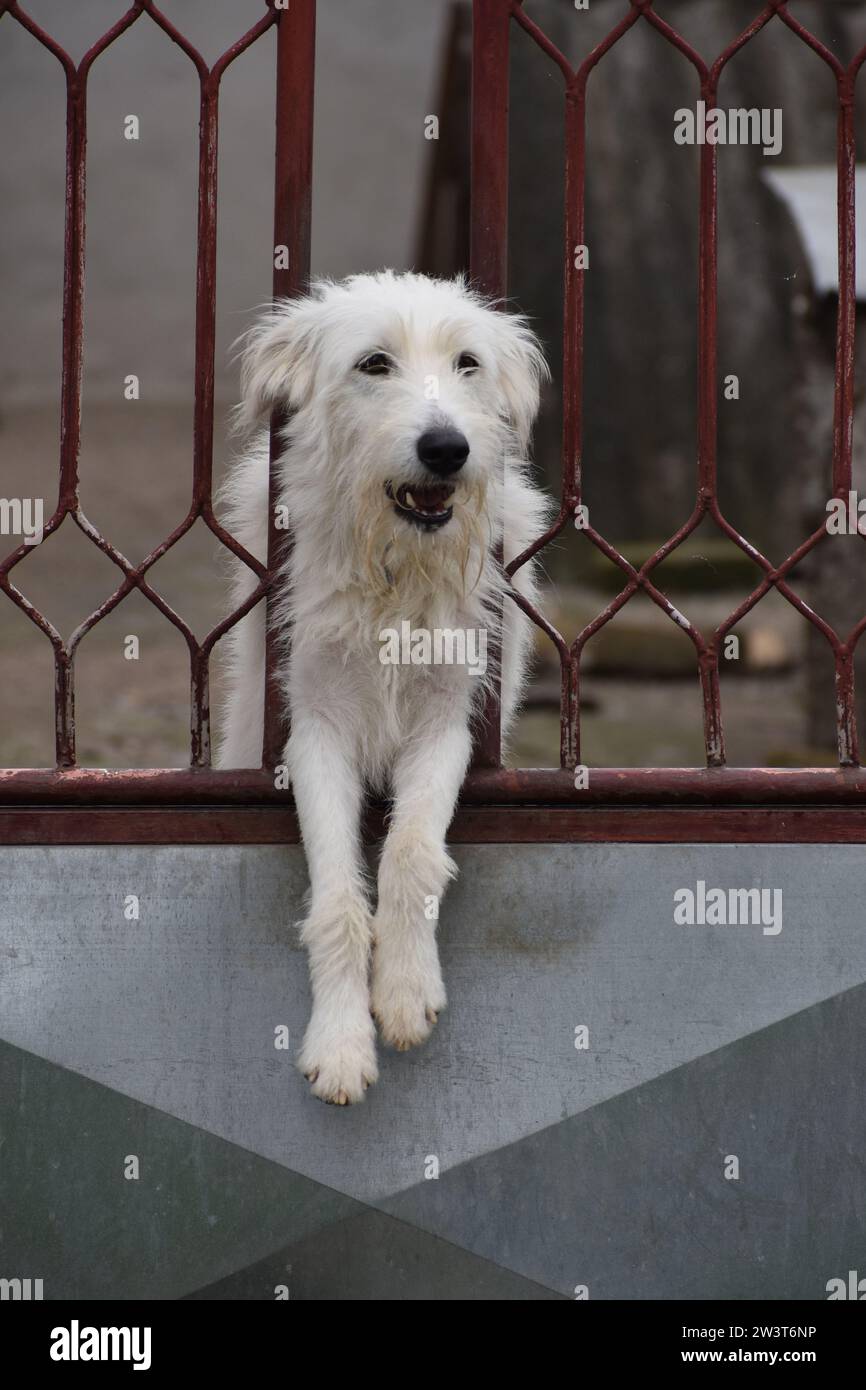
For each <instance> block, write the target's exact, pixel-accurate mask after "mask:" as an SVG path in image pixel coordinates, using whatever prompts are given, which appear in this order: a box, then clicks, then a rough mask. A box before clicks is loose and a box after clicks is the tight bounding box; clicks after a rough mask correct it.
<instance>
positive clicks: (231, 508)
mask: <svg viewBox="0 0 866 1390" xmlns="http://www.w3.org/2000/svg"><path fill="white" fill-rule="evenodd" d="M545 372H546V367H545V364H544V360H543V357H542V355H541V352H540V350H539V347H538V344H537V342H536V340H535V338H534V337H533V335H532V333H531V332H530V331H529V329H528V328H527V326H526V323H525V321H524V320H523V319H522V318H520V317H517V316H514V315H509V314H506V313H502V312H499V311H497V310H495V309H494V308H492V307H491V306H490V305H488V304H487V303H485V302H484V301H483V300H482V299H481V298H479V297H478V296H477V295H475V294H473V293H472V292H470V291H469V290H468V289H467V288H466V286H465V285H464V284H463V282H462V281H441V280H431V279H427V278H426V277H424V276H420V275H398V274H394V273H392V272H390V271H386V272H383V273H381V274H376V275H356V276H352V277H351V278H350V279H349V280H346V281H344V282H342V283H339V284H334V283H329V282H326V283H319V284H316V285H315V286H314V287H313V289H312V291H311V293H310V295H309V296H308V297H306V298H302V299H293V300H285V301H281V302H279V303H278V304H277V305H275V306H274V309H273V311H272V312H270V313H268V315H267V316H266V317H264V318H262V319H261V320H260V321H259V322H258V323H257V324H256V326H255V327H254V328H253V329H252V330H251V331H250V333H249V334H247V336H246V338H245V340H244V352H243V372H242V390H243V402H242V405H241V406H240V407H239V415H240V421H241V424H242V425H243V426H246V427H248V428H249V427H252V426H253V425H254V424H255V423H256V422H257V421H261V419H262V418H263V417H264V416H265V415H266V414H267V412H269V411H270V410H271V409H272V408H273V407H274V406H283V407H285V408H286V409H287V410H288V411H289V412H290V422H289V424H288V426H287V428H286V431H285V450H284V452H283V454H282V456H281V458H280V461H279V464H278V479H279V484H278V501H279V504H280V505H281V506H282V507H284V508H286V509H287V513H286V514H287V515H288V517H289V518H290V527H291V531H292V533H293V539H294V547H293V550H292V553H291V558H290V559H289V560H288V562H287V564H286V566H285V571H284V573H282V574H281V575H280V577H279V589H278V591H277V592H278V603H277V615H278V617H277V620H278V623H279V630H280V633H281V635H284V636H285V638H286V642H285V658H284V667H283V685H284V689H285V698H286V701H287V704H288V708H289V711H290V714H291V737H290V738H289V742H288V746H287V749H286V753H285V761H286V764H287V766H288V769H289V774H290V777H291V782H292V789H293V792H294V797H295V802H296V805H297V810H298V816H299V819H300V825H301V832H302V835H303V841H304V846H305V850H306V855H307V862H308V867H309V873H310V882H311V897H310V907H309V912H308V914H307V917H306V920H305V922H304V924H303V929H302V937H303V941H304V943H305V944H306V946H307V949H308V952H309V961H310V972H311V980H312V993H313V1009H312V1017H311V1019H310V1023H309V1027H308V1029H307V1032H306V1036H305V1038H304V1043H303V1048H302V1050H301V1055H300V1059H299V1065H300V1066H301V1068H302V1070H303V1071H304V1073H305V1074H306V1075H307V1077H308V1079H309V1080H310V1082H311V1084H312V1089H313V1093H314V1094H315V1095H316V1096H319V1097H320V1098H321V1099H322V1100H326V1101H332V1102H335V1103H337V1104H339V1105H345V1104H347V1103H349V1102H352V1101H357V1100H360V1099H362V1097H363V1094H364V1091H365V1090H366V1088H367V1087H368V1085H370V1084H371V1083H372V1082H374V1081H375V1080H376V1077H377V1065H376V1041H375V1027H374V1018H375V1020H376V1022H378V1025H379V1030H380V1032H381V1034H382V1037H383V1039H384V1040H385V1041H386V1042H388V1043H391V1044H392V1045H393V1046H394V1047H396V1048H398V1049H401V1050H402V1049H405V1048H408V1047H410V1046H412V1045H413V1044H415V1043H420V1042H423V1041H424V1039H425V1038H427V1036H428V1035H429V1033H430V1031H431V1028H432V1026H433V1024H434V1023H435V1021H436V1018H437V1015H438V1014H439V1011H440V1010H441V1009H442V1008H444V1006H445V1002H446V1001H445V988H444V985H443V983H442V974H441V971H440V968H439V959H438V953H437V949H436V915H437V912H438V902H439V899H440V898H441V895H442V893H443V892H444V890H445V887H446V885H447V883H448V881H449V879H450V878H452V877H453V875H454V873H455V866H454V864H453V862H452V860H451V859H450V858H449V856H448V853H447V850H446V846H445V835H446V832H447V830H448V825H449V822H450V821H451V818H452V815H453V812H454V807H455V803H456V801H457V797H458V793H459V791H460V786H461V783H462V782H463V778H464V776H465V773H466V769H467V767H468V764H469V758H470V752H471V727H470V726H471V722H472V717H473V714H474V713H475V712H476V711H477V708H478V704H479V700H480V697H481V696H482V694H483V690H484V686H485V681H484V679H483V678H479V675H478V670H477V666H476V667H475V668H472V667H470V665H469V663H468V661H467V662H463V663H461V662H460V661H459V660H458V661H449V660H441V659H440V661H439V663H438V664H437V662H436V660H435V653H436V652H437V651H438V652H439V655H440V657H441V654H442V651H443V650H444V648H446V647H449V641H450V648H449V655H453V652H454V650H455V649H456V650H457V652H458V656H459V653H460V650H461V649H462V647H463V645H464V644H461V643H460V642H459V641H458V640H457V638H459V636H460V635H461V634H475V635H476V638H477V634H479V633H481V634H483V635H484V636H486V634H487V632H488V630H489V631H490V632H491V634H494V635H497V636H498V637H499V638H500V640H501V649H502V659H501V672H502V727H503V734H507V731H508V728H509V725H510V724H511V722H512V720H513V717H514V714H515V709H516V706H517V702H518V699H519V696H520V692H521V686H522V682H523V678H524V673H525V668H526V662H527V657H528V650H529V645H530V640H531V624H530V622H529V620H528V618H527V617H526V616H525V614H524V613H523V612H521V610H520V609H519V608H518V606H517V604H516V603H514V601H513V600H511V599H508V598H506V599H504V603H503V596H504V595H505V594H506V593H507V591H508V588H509V583H508V581H507V580H506V579H505V577H504V575H503V574H502V572H501V570H500V568H499V566H498V565H497V563H496V560H495V553H494V552H495V549H496V547H497V544H498V542H499V541H502V543H503V548H504V558H505V562H506V563H508V562H509V561H510V560H513V559H515V558H516V557H517V556H518V555H519V554H521V553H522V552H523V550H525V549H526V547H527V546H528V545H529V544H530V543H531V542H532V541H533V540H534V539H535V538H536V537H537V536H538V535H539V534H540V533H541V531H542V530H543V528H544V524H545V518H546V515H547V503H546V501H545V498H544V497H543V495H542V494H541V493H539V492H537V491H536V490H535V489H534V488H533V487H532V485H531V484H530V482H529V480H528V478H527V461H526V453H527V447H528V439H529V432H530V428H531V425H532V422H533V419H534V416H535V413H536V410H537V406H538V394H539V383H540V380H541V378H542V377H543V375H544V374H545ZM224 499H225V503H226V525H227V526H228V529H229V530H230V531H231V533H232V534H233V535H234V536H236V537H237V539H238V540H239V541H240V542H241V543H242V544H243V545H244V546H245V547H246V548H247V550H249V551H250V552H251V553H252V554H253V555H255V556H256V557H257V558H259V559H260V560H264V559H265V557H266V552H267V531H268V443H267V436H266V433H265V432H263V433H261V434H260V435H259V436H258V438H257V439H256V441H255V444H254V446H253V447H252V448H251V449H250V450H249V452H247V453H246V454H245V456H244V457H242V458H241V459H240V460H239V462H238V463H237V464H236V466H235V468H234V471H233V474H232V476H231V478H230V480H229V483H228V485H227V487H226V489H225V494H224ZM503 518H504V536H503ZM256 583H257V581H256V579H255V576H254V575H253V573H252V571H251V570H250V569H249V568H248V567H246V566H244V565H242V564H239V563H238V564H237V570H236V577H235V582H234V586H233V600H234V603H235V605H239V604H240V603H242V602H243V600H244V599H245V598H246V597H248V596H249V594H250V593H251V592H252V590H253V589H254V587H255V585H256ZM513 584H514V588H515V589H517V590H519V591H520V593H521V594H523V595H525V596H526V597H528V598H529V599H530V600H532V599H533V598H534V596H535V577H534V575H533V566H532V565H531V564H526V565H524V566H523V567H522V568H521V569H519V570H518V571H517V573H516V575H515V577H514V580H513ZM264 622H265V617H264V606H263V604H259V605H258V607H257V608H256V609H254V610H253V611H252V613H251V614H250V615H249V616H248V617H246V618H245V619H243V620H242V621H241V623H239V624H238V625H237V626H236V628H234V629H233V630H232V635H231V644H232V645H231V652H230V663H229V671H228V677H229V695H228V705H227V710H226V724H225V733H224V738H223V742H222V747H221V750H220V757H219V762H220V764H221V765H222V766H224V767H253V766H260V765H261V747H262V720H263V688H264ZM437 633H440V634H446V635H445V637H444V638H443V640H442V641H441V642H440V643H439V645H438V647H437V646H436V643H435V635H436V634H437ZM394 634H399V635H400V640H399V641H396V642H395V640H394ZM407 634H410V635H411V636H410V643H409V646H408V650H409V654H410V655H409V660H410V664H403V662H402V661H400V660H399V658H398V659H395V653H396V652H398V651H399V650H401V649H402V656H403V658H404V660H405V658H406V653H407V643H406V640H405V639H406V637H407ZM425 634H427V636H426V637H425ZM448 634H450V639H449V636H448ZM493 646H494V643H493V641H491V647H493ZM482 647H483V642H482V643H480V644H479V643H478V642H477V640H476V641H475V642H474V643H473V642H472V641H468V642H467V643H465V648H466V650H470V649H471V650H473V651H475V652H476V653H477V652H478V650H480V648H482ZM431 652H433V653H434V659H431ZM365 787H366V788H370V789H372V790H374V791H378V792H380V793H382V794H385V795H388V796H389V797H390V798H391V799H392V803H393V806H392V811H391V815H390V820H389V828H388V833H387V837H386V839H385V842H384V846H383V848H382V852H381V858H380V863H379V873H378V893H377V898H376V906H375V911H374V910H373V909H372V908H371V903H370V897H369V894H368V885H367V881H366V875H365V861H364V855H363V848H362V842H361V829H360V827H361V815H362V805H363V797H364V791H365Z"/></svg>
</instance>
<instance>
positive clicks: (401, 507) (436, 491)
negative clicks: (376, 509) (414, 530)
mask: <svg viewBox="0 0 866 1390" xmlns="http://www.w3.org/2000/svg"><path fill="white" fill-rule="evenodd" d="M385 491H386V492H387V494H388V496H389V497H390V498H391V501H392V502H393V503H394V510H395V512H397V514H398V516H404V517H405V518H406V520H407V521H411V522H412V523H413V525H415V526H423V527H424V528H425V530H435V528H436V527H438V526H444V525H445V523H446V521H450V520H451V516H452V513H453V511H454V508H453V507H452V506H449V505H448V501H449V498H451V497H453V496H454V487H453V484H451V483H432V484H429V485H423V484H416V483H402V484H401V485H400V487H398V488H397V489H396V491H395V489H394V488H393V487H392V486H391V484H390V483H386V484H385Z"/></svg>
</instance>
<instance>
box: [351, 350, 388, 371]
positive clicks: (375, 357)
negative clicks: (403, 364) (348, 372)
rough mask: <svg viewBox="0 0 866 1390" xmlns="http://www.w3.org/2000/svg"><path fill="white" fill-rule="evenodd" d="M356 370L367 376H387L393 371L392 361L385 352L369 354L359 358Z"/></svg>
mask: <svg viewBox="0 0 866 1390" xmlns="http://www.w3.org/2000/svg"><path fill="white" fill-rule="evenodd" d="M357 370H358V371H359V372H365V373H366V375H367V376H388V375H389V373H390V372H392V371H393V370H394V359H393V357H389V356H388V354H387V352H370V353H368V354H367V356H366V357H362V358H361V360H360V362H359V363H358V364H357Z"/></svg>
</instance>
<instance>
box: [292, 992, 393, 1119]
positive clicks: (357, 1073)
mask: <svg viewBox="0 0 866 1390" xmlns="http://www.w3.org/2000/svg"><path fill="white" fill-rule="evenodd" d="M298 1066H299V1067H300V1069H301V1071H302V1072H303V1073H304V1075H305V1076H306V1078H307V1080H308V1081H309V1083H310V1089H311V1091H312V1093H313V1095H314V1096H317V1097H318V1099H319V1100H324V1101H326V1102H327V1103H328V1104H329V1105H353V1104H355V1102H356V1101H359V1100H363V1099H364V1092H365V1091H366V1090H367V1087H368V1086H372V1085H373V1082H374V1081H376V1080H378V1077H379V1068H378V1065H377V1062H376V1031H375V1029H374V1027H373V1022H372V1019H370V1018H369V1016H368V1017H367V1018H366V1019H359V1020H358V1022H357V1023H355V1024H354V1025H352V1026H351V1027H347V1025H346V1023H345V1022H344V1021H339V1020H331V1019H329V1018H328V1017H327V1016H323V1015H317V1013H316V1011H315V1010H314V1012H313V1017H312V1018H311V1019H310V1023H309V1027H308V1028H307V1032H306V1035H305V1037H304V1045H303V1047H302V1048H301V1054H300V1057H299V1058H298Z"/></svg>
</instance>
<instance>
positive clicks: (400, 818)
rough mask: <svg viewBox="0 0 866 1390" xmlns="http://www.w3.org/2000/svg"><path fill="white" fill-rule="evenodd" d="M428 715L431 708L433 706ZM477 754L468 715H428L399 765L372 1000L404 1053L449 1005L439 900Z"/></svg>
mask: <svg viewBox="0 0 866 1390" xmlns="http://www.w3.org/2000/svg"><path fill="white" fill-rule="evenodd" d="M428 713H429V712H428ZM470 752H471V739H470V735H469V730H468V727H467V723H466V721H465V720H463V719H461V718H460V716H459V714H458V715H457V717H456V719H455V712H454V710H453V708H452V711H451V713H450V715H449V714H447V713H443V715H442V716H441V717H440V718H439V719H438V720H437V719H435V718H433V717H430V718H429V722H427V723H426V727H425V729H424V731H423V732H421V733H417V734H416V735H415V736H414V737H413V738H412V739H410V740H409V742H408V743H407V745H406V746H405V748H404V749H403V751H402V752H401V754H400V756H399V758H398V760H397V763H396V765H395V768H394V774H393V792H394V808H393V812H392V816H391V824H390V829H389V831H388V835H387V838H386V840H385V844H384V847H383V849H382V857H381V861H380V864H379V902H378V907H377V910H376V916H375V918H374V921H373V936H374V948H373V971H372V986H371V1003H372V1009H373V1013H374V1015H375V1017H376V1020H377V1022H378V1024H379V1028H380V1030H381V1033H382V1037H383V1038H384V1039H385V1041H386V1042H389V1043H391V1044H392V1045H393V1046H394V1047H396V1048H398V1049H399V1050H400V1051H404V1050H405V1049H406V1048H408V1047H412V1046H413V1044H415V1043H420V1042H423V1041H424V1039H425V1038H427V1037H428V1036H429V1033H430V1030H431V1029H432V1027H433V1024H434V1023H435V1022H436V1019H437V1016H438V1014H439V1011H440V1010H441V1009H443V1008H444V1007H445V1003H446V997H445V986H444V985H443V983H442V972H441V969H440V967H439V953H438V951H437V948H436V920H437V916H438V909H439V902H440V899H441V897H442V894H443V892H444V891H445V887H446V885H447V883H448V881H449V879H450V878H452V877H453V876H454V874H455V872H456V868H455V865H454V863H453V860H452V859H451V858H450V857H449V855H448V852H447V850H446V847H445V834H446V831H447V829H448V826H449V824H450V821H451V818H452V816H453V814H454V806H455V803H456V801H457V797H458V795H459V792H460V787H461V784H462V782H463V778H464V777H465V775H466V768H467V766H468V763H469V755H470Z"/></svg>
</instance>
